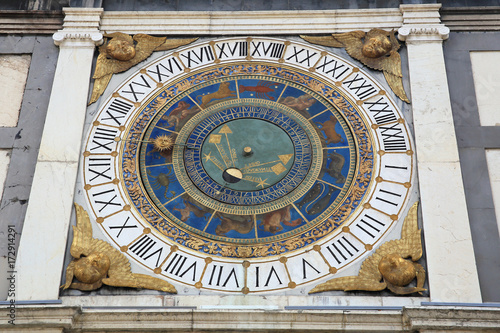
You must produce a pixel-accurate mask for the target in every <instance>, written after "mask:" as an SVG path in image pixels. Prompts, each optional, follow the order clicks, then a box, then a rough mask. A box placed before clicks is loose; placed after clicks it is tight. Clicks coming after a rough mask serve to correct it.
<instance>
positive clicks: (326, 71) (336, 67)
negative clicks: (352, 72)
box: [316, 57, 349, 80]
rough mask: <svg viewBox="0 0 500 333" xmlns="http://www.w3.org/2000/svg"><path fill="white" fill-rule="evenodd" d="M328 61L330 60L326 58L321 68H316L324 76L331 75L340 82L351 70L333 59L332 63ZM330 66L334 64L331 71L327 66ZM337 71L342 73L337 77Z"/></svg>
mask: <svg viewBox="0 0 500 333" xmlns="http://www.w3.org/2000/svg"><path fill="white" fill-rule="evenodd" d="M327 60H328V58H327V57H324V58H323V63H322V64H321V65H320V66H318V67H316V70H318V71H319V70H321V72H322V73H324V74H330V73H331V77H332V78H334V79H335V80H338V78H339V77H341V76H342V75H343V74H344V73H345V72H347V70H348V69H349V67H347V66H346V65H345V64H339V62H338V61H337V60H335V59H333V58H332V59H331V60H330V61H327ZM332 63H333V64H332ZM330 64H332V66H330V67H329V69H327V67H326V66H328V65H330ZM341 69H342V71H340V70H341ZM337 70H339V72H340V73H339V74H338V75H337V76H335V74H336V73H337Z"/></svg>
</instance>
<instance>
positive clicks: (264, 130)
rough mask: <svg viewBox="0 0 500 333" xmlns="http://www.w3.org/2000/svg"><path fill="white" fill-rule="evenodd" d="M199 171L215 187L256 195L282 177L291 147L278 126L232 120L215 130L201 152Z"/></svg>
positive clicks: (290, 160)
mask: <svg viewBox="0 0 500 333" xmlns="http://www.w3.org/2000/svg"><path fill="white" fill-rule="evenodd" d="M201 157H202V164H203V168H204V169H205V171H206V173H207V174H208V175H209V176H210V178H212V179H213V180H214V181H215V182H216V183H218V184H220V185H223V186H224V187H227V188H230V189H233V190H238V191H257V190H262V189H264V188H267V187H269V186H272V185H273V184H275V183H277V182H279V181H280V180H281V179H283V177H285V176H286V174H287V173H288V171H289V170H290V168H291V166H292V165H293V161H294V146H293V143H292V140H291V139H290V137H289V135H288V134H287V133H286V132H285V131H284V130H283V129H282V128H281V127H279V126H277V125H275V124H273V123H271V122H268V121H266V120H260V119H251V118H244V119H236V120H232V121H229V122H226V123H224V124H221V125H220V126H218V127H216V128H215V129H214V130H213V131H212V132H211V133H210V134H209V135H208V137H207V138H206V139H205V141H204V142H203V145H202V148H201Z"/></svg>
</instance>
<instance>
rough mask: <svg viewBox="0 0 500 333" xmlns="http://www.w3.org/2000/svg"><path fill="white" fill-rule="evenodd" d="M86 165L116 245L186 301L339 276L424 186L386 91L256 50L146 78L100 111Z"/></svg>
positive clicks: (316, 57) (170, 61) (102, 221)
mask: <svg viewBox="0 0 500 333" xmlns="http://www.w3.org/2000/svg"><path fill="white" fill-rule="evenodd" d="M82 160H83V162H82V163H83V164H82V179H83V181H82V182H83V184H84V191H85V194H86V199H87V203H88V205H89V207H90V209H89V210H90V212H89V213H90V215H91V216H92V219H93V221H95V222H96V224H97V225H98V226H99V228H100V229H101V230H102V231H103V232H104V234H105V235H106V236H107V237H108V238H109V241H110V243H112V244H114V246H116V247H117V248H119V249H120V250H121V251H123V252H124V253H126V254H127V255H128V256H129V257H130V258H132V259H133V261H135V262H136V263H138V264H140V265H141V266H143V267H144V268H145V269H147V270H149V271H150V274H152V275H154V276H156V277H159V278H164V279H166V280H168V281H169V282H171V283H174V284H175V283H178V284H180V285H184V286H185V288H182V290H184V291H181V292H185V293H192V292H194V291H198V290H199V289H201V290H204V291H207V292H211V291H213V292H233V293H244V294H248V293H262V292H280V291H287V293H293V292H294V291H297V290H298V289H300V288H305V289H310V288H312V287H313V286H314V285H315V284H317V283H319V282H321V281H322V280H323V279H329V278H332V277H335V275H336V274H339V273H340V272H342V271H343V270H345V269H346V268H348V267H349V266H350V265H352V264H353V263H354V262H356V261H357V260H360V259H361V258H363V257H365V256H367V255H369V254H370V253H371V252H372V250H373V249H374V248H376V246H377V243H378V242H381V240H382V239H383V236H384V235H385V234H386V233H387V232H388V231H389V230H390V229H391V227H393V226H394V225H396V224H397V223H398V222H402V212H403V211H404V209H405V207H406V206H407V205H408V201H409V195H410V193H411V192H412V183H413V177H414V171H413V170H414V156H413V148H412V142H411V139H410V135H409V130H408V127H407V125H406V123H405V121H404V119H403V118H402V115H401V113H400V111H398V109H397V108H396V106H395V104H394V103H393V101H392V100H391V99H390V98H389V97H388V96H387V95H386V93H385V91H384V90H383V89H381V87H380V86H379V85H378V83H376V82H375V81H374V80H373V79H371V78H370V77H369V76H368V75H367V74H366V73H364V72H363V71H361V70H360V69H359V68H357V67H355V66H354V65H352V64H350V63H349V62H347V61H346V60H344V59H342V58H340V57H338V56H336V55H333V54H330V53H328V52H325V51H322V50H320V49H317V48H315V47H311V46H308V45H305V44H302V43H298V42H295V41H287V40H280V39H271V38H260V37H259V38H230V39H221V40H215V41H209V42H202V43H198V44H195V45H191V46H189V47H187V48H184V49H182V50H179V51H176V52H173V53H169V54H166V55H165V56H163V57H161V58H159V59H157V60H155V61H154V62H152V63H150V64H146V65H143V66H142V68H140V69H139V71H138V72H137V73H135V74H134V75H132V76H131V77H130V78H128V79H127V80H126V81H125V82H123V84H122V85H121V86H119V88H117V89H116V90H115V91H114V92H113V93H112V95H111V97H109V98H108V100H107V101H106V102H105V103H104V104H103V106H102V107H101V108H100V110H99V112H98V113H97V115H96V116H95V119H94V120H93V122H92V124H91V126H90V130H89V133H88V135H87V141H86V144H85V148H84V152H83V159H82ZM178 289H179V288H178Z"/></svg>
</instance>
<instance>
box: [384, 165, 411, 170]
mask: <svg viewBox="0 0 500 333" xmlns="http://www.w3.org/2000/svg"><path fill="white" fill-rule="evenodd" d="M384 168H389V169H401V170H408V167H402V166H397V165H388V164H385V165H384Z"/></svg>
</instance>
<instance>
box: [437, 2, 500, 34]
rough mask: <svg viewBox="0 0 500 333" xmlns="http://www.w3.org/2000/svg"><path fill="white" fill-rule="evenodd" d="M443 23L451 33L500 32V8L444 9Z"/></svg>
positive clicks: (442, 9)
mask: <svg viewBox="0 0 500 333" xmlns="http://www.w3.org/2000/svg"><path fill="white" fill-rule="evenodd" d="M441 21H442V22H443V23H444V24H445V25H446V26H447V27H449V28H450V30H451V31H497V30H500V6H488V7H443V8H441Z"/></svg>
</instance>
